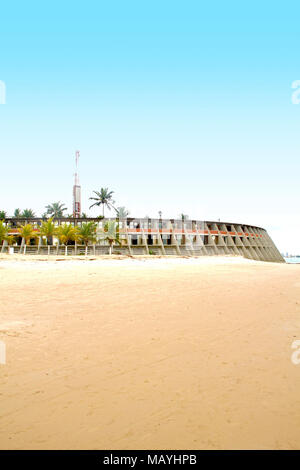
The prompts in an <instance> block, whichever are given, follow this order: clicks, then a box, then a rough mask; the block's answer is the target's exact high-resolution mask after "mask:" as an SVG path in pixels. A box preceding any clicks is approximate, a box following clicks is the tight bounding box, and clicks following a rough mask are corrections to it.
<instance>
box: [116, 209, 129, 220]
mask: <svg viewBox="0 0 300 470" xmlns="http://www.w3.org/2000/svg"><path fill="white" fill-rule="evenodd" d="M115 211H116V214H117V217H118V218H119V219H126V218H127V217H128V216H129V211H128V210H127V209H126V208H125V207H124V206H122V207H117V208H116V209H115Z"/></svg>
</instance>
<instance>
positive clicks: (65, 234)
mask: <svg viewBox="0 0 300 470" xmlns="http://www.w3.org/2000/svg"><path fill="white" fill-rule="evenodd" d="M56 234H57V236H58V239H59V241H60V242H61V243H62V245H65V255H67V254H68V243H69V241H75V240H77V236H78V228H77V227H74V226H73V225H72V224H62V225H60V226H59V227H58V228H57V231H56Z"/></svg>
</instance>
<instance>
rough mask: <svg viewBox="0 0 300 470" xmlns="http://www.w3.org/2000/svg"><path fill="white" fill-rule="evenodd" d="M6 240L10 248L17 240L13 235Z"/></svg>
mask: <svg viewBox="0 0 300 470" xmlns="http://www.w3.org/2000/svg"><path fill="white" fill-rule="evenodd" d="M5 240H6V241H7V244H8V245H9V246H11V245H13V244H14V243H15V242H16V239H15V237H14V236H13V235H7V237H5Z"/></svg>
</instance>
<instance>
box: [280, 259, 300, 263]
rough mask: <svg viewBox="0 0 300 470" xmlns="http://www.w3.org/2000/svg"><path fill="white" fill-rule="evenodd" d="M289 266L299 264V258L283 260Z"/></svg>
mask: <svg viewBox="0 0 300 470" xmlns="http://www.w3.org/2000/svg"><path fill="white" fill-rule="evenodd" d="M284 259H285V261H286V262H287V263H289V264H300V258H284Z"/></svg>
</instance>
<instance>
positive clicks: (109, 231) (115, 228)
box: [103, 220, 121, 255]
mask: <svg viewBox="0 0 300 470" xmlns="http://www.w3.org/2000/svg"><path fill="white" fill-rule="evenodd" d="M103 235H104V240H108V243H109V254H110V255H111V254H112V249H113V245H114V244H115V243H118V244H119V245H121V242H120V238H119V236H120V233H119V224H117V223H116V222H115V221H114V220H109V221H108V222H106V224H105V225H104V229H103Z"/></svg>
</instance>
